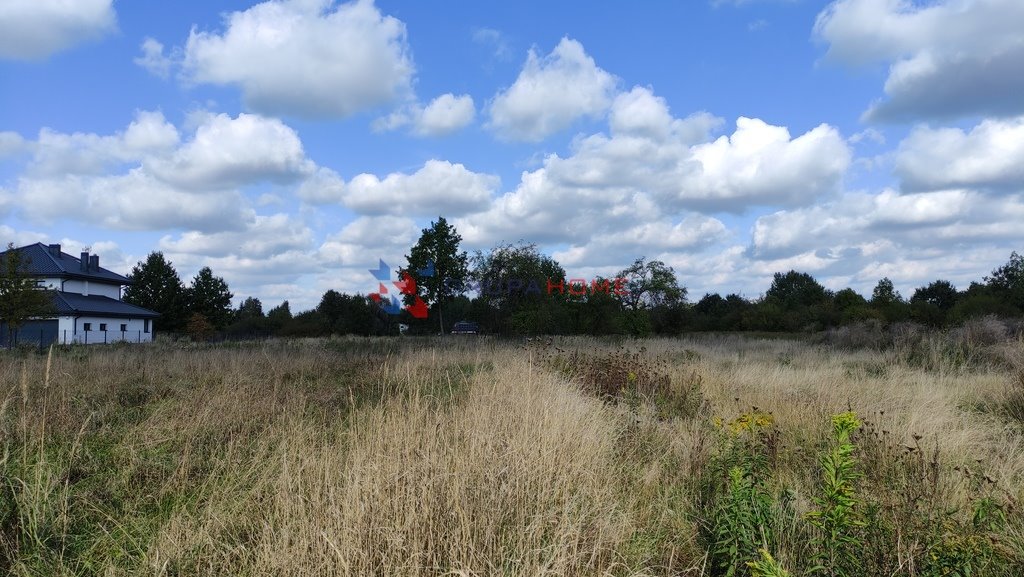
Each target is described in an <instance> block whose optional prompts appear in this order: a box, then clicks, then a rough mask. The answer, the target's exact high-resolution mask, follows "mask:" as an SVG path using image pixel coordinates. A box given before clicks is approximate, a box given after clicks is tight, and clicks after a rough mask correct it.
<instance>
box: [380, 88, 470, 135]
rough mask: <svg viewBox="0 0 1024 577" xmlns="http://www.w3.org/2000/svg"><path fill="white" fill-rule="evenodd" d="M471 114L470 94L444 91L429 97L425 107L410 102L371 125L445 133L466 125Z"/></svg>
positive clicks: (426, 132) (420, 131) (390, 128)
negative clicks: (455, 93)
mask: <svg viewBox="0 0 1024 577" xmlns="http://www.w3.org/2000/svg"><path fill="white" fill-rule="evenodd" d="M475 117H476V106H475V105H474V104H473V97H472V96H470V95H468V94H463V95H461V96H455V95H454V94H451V93H448V94H442V95H441V96H438V97H437V98H435V99H434V100H432V101H431V102H430V103H429V104H427V106H426V108H424V107H422V106H421V105H420V104H419V103H413V104H410V105H409V106H407V107H405V108H402V109H399V110H396V111H394V112H392V113H391V114H389V115H387V116H384V117H382V118H379V119H377V120H376V121H374V123H373V128H374V130H376V131H379V132H380V131H388V130H397V129H399V128H402V127H405V126H410V125H411V126H412V133H413V134H414V135H416V136H445V135H448V134H451V133H453V132H457V131H459V130H462V129H463V128H465V127H466V126H469V124H470V123H472V122H473V118H475Z"/></svg>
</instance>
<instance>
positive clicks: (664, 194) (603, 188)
mask: <svg viewBox="0 0 1024 577" xmlns="http://www.w3.org/2000/svg"><path fill="white" fill-rule="evenodd" d="M720 123H721V121H720V120H719V119H717V118H715V117H713V116H711V115H710V114H707V113H697V114H694V115H691V116H689V117H687V118H683V119H677V118H674V117H672V115H671V114H670V112H669V110H668V106H667V105H666V103H665V102H664V100H662V99H660V98H657V97H655V96H654V95H653V94H652V93H651V92H650V90H649V89H647V88H635V89H633V90H632V91H631V92H629V93H626V94H623V95H620V96H619V97H618V98H617V99H616V100H615V103H614V104H613V106H612V110H611V114H610V118H609V124H610V126H611V128H612V134H611V136H607V135H604V134H595V135H591V136H588V137H585V138H580V139H578V140H577V141H576V142H575V143H574V145H573V149H572V154H571V155H569V156H567V157H565V158H562V157H560V156H558V155H555V154H552V155H549V156H548V157H546V158H545V159H544V161H543V167H542V168H539V169H537V170H534V171H531V172H524V173H523V175H522V177H521V180H520V183H519V185H518V186H517V187H516V188H515V190H513V191H511V192H507V193H505V194H503V195H502V196H500V197H499V198H497V199H496V200H495V201H494V203H493V204H492V206H491V207H490V208H489V209H488V210H487V211H485V212H483V213H480V214H474V215H469V216H466V217H463V218H461V219H458V220H457V221H456V224H457V226H458V228H459V230H460V231H461V232H462V234H463V236H464V238H465V239H466V240H467V242H469V243H472V244H474V245H477V246H487V245H489V244H491V243H494V242H498V241H514V240H517V239H520V238H526V239H530V240H534V241H537V242H543V243H566V244H570V245H571V246H574V247H580V246H585V245H588V244H589V243H590V241H591V239H593V238H598V237H602V236H614V235H616V234H620V233H621V232H622V231H628V230H632V229H634V227H636V226H637V225H636V223H637V222H661V221H663V220H665V219H666V218H668V217H669V216H670V215H679V214H680V213H681V212H682V214H685V213H686V212H687V211H692V210H703V211H731V212H736V213H742V212H744V211H746V210H747V209H749V208H750V207H753V206H759V205H779V204H782V205H801V204H806V203H809V202H812V201H813V200H815V199H816V198H819V197H822V196H828V195H831V194H834V193H837V192H838V191H839V189H840V185H841V183H842V178H843V175H844V173H845V171H846V169H847V167H848V166H849V163H850V151H849V149H848V147H847V145H846V143H845V142H844V141H843V139H842V138H841V137H840V136H839V134H838V132H837V131H836V130H835V129H834V128H831V127H829V126H825V125H822V126H819V127H818V128H815V129H813V130H811V131H809V132H807V133H806V134H803V135H800V136H798V137H795V138H793V137H791V135H790V134H789V131H788V130H786V129H785V128H784V127H777V126H770V125H768V124H766V123H764V122H762V121H760V120H755V119H746V118H741V119H739V121H738V122H737V128H736V131H735V132H734V133H733V135H732V136H731V137H728V136H723V137H721V138H719V139H717V140H715V141H712V142H708V139H709V138H710V133H711V132H712V131H713V130H714V129H715V128H716V127H717V126H719V125H720ZM684 222H685V221H684ZM688 224H692V221H691V222H690V223H688ZM661 226H665V225H661Z"/></svg>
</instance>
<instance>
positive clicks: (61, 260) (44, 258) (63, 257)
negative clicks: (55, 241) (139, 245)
mask: <svg viewBox="0 0 1024 577" xmlns="http://www.w3.org/2000/svg"><path fill="white" fill-rule="evenodd" d="M54 247H55V248H56V251H51V250H50V247H49V246H47V245H45V244H43V243H41V242H37V243H36V244H30V245H28V246H22V247H18V248H16V249H14V250H16V251H18V252H20V253H21V256H22V259H23V260H26V261H28V267H27V273H28V274H29V275H32V276H59V277H69V278H76V279H83V280H92V281H99V282H106V283H114V284H122V285H125V284H131V282H132V281H131V280H129V279H128V278H126V277H123V276H121V275H119V274H117V273H116V272H113V271H109V270H107V269H105V268H103V267H90V268H89V270H82V260H81V259H80V258H78V257H75V256H71V255H70V254H67V253H64V252H60V248H59V247H60V245H54ZM55 252H56V254H55ZM6 254H7V251H4V252H2V253H0V263H2V262H3V259H4V256H5V255H6ZM94 256H95V255H94Z"/></svg>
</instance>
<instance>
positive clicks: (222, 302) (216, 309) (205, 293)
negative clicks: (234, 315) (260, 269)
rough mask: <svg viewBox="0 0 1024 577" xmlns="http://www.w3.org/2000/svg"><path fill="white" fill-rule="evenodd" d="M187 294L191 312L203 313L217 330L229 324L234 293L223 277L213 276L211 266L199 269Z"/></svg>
mask: <svg viewBox="0 0 1024 577" xmlns="http://www.w3.org/2000/svg"><path fill="white" fill-rule="evenodd" d="M186 294H187V295H188V304H189V312H190V313H191V314H197V313H198V314H201V315H203V316H204V317H206V320H208V321H210V324H212V325H213V327H214V328H215V329H217V330H221V329H223V328H224V327H226V326H227V324H228V322H229V321H230V320H231V297H233V296H234V295H232V294H231V291H230V290H228V283H226V282H224V279H223V278H221V277H219V276H213V271H212V270H210V267H208V266H204V267H203V268H201V269H199V273H198V274H196V276H195V278H193V279H192V284H191V285H190V286H189V287H188V291H187V293H186Z"/></svg>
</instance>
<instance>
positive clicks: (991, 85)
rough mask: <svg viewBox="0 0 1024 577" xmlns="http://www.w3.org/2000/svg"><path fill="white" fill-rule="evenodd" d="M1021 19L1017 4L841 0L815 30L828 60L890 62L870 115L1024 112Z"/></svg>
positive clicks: (1002, 0) (1023, 9)
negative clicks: (879, 98)
mask: <svg viewBox="0 0 1024 577" xmlns="http://www.w3.org/2000/svg"><path fill="white" fill-rule="evenodd" d="M1021 22H1024V3H1022V2H1019V1H1018V0H938V1H936V2H929V3H925V4H920V3H915V2H912V1H910V0H838V1H836V2H833V3H832V4H830V5H829V6H828V7H827V8H826V9H825V10H824V11H823V12H822V13H821V14H819V15H818V19H817V22H816V23H815V28H814V30H815V35H816V36H817V37H819V38H821V39H822V40H824V41H825V42H827V43H828V44H829V48H828V53H827V54H826V58H827V59H830V60H835V61H840V62H846V63H850V64H855V65H863V64H867V63H871V62H877V61H883V62H889V63H891V67H890V70H889V77H888V79H887V80H886V83H885V93H886V95H887V97H888V98H887V99H886V100H882V101H880V102H877V103H876V104H874V105H873V106H872V107H871V108H870V109H869V110H868V112H867V113H866V118H868V119H870V120H881V121H901V120H910V119H915V118H951V117H962V116H976V115H999V116H1006V115H1015V114H1020V113H1022V112H1024V101H1022V100H1021V99H1020V97H1019V95H1020V94H1021V92H1022V91H1024V32H1022V28H1021ZM979 87H984V88H983V89H979Z"/></svg>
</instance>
